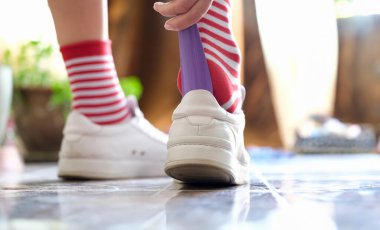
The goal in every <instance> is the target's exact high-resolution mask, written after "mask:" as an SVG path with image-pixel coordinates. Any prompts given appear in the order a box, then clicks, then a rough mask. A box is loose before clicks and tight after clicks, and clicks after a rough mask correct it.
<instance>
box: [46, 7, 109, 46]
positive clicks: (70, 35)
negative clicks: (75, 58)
mask: <svg viewBox="0 0 380 230" xmlns="http://www.w3.org/2000/svg"><path fill="white" fill-rule="evenodd" d="M49 6H50V9H51V12H52V15H53V18H54V23H55V28H56V30H57V37H58V41H59V44H60V45H61V46H64V45H67V44H72V43H75V42H79V41H87V40H108V13H107V0H79V1H78V0H64V1H62V0H49Z"/></svg>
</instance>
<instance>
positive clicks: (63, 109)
mask: <svg viewBox="0 0 380 230" xmlns="http://www.w3.org/2000/svg"><path fill="white" fill-rule="evenodd" d="M234 2H235V5H234V12H233V19H234V30H235V35H236V38H237V40H238V43H239V44H240V47H241V49H242V53H243V59H244V62H243V68H242V76H243V79H244V86H245V87H246V89H247V96H246V100H245V103H244V110H245V113H246V120H247V126H246V133H245V138H246V143H247V146H269V147H273V148H283V147H284V148H285V149H288V150H294V149H295V147H297V145H298V147H299V146H300V145H302V143H303V142H302V143H301V142H299V141H300V139H302V138H304V139H305V138H306V139H307V138H308V137H311V136H312V137H315V136H318V135H319V136H318V137H320V136H321V135H322V134H326V133H327V137H331V136H328V135H330V133H334V134H341V136H342V135H343V136H344V138H343V141H344V140H346V139H349V140H354V139H355V140H356V139H360V138H359V136H360V135H362V134H363V133H364V134H366V135H367V136H365V135H364V134H363V135H364V137H361V138H362V139H360V140H361V141H362V142H359V144H360V143H364V147H367V148H364V149H365V151H374V150H375V148H376V142H377V139H376V138H377V133H378V124H379V122H380V15H379V13H380V3H379V1H377V0H360V1H359V0H335V1H334V0H323V1H322V0H318V1H317V0H313V1H311V0H309V1H305V0H291V1H286V2H280V1H276V0H256V1H255V0H236V1H234ZM153 3H154V1H153V0H144V1H136V0H109V3H108V4H109V19H110V20H109V26H110V38H111V40H112V42H113V51H114V57H115V63H116V67H117V71H118V74H119V76H120V77H122V78H123V79H124V77H128V76H129V78H127V79H125V80H123V81H122V82H123V84H124V87H123V88H124V90H125V91H126V92H129V93H132V94H135V95H137V96H138V97H140V96H141V97H140V106H141V108H142V110H143V112H144V113H145V116H146V117H147V118H148V120H150V121H151V122H152V123H153V124H155V125H156V126H157V127H158V128H160V129H162V130H164V131H167V130H168V129H169V127H170V124H171V114H172V112H173V110H174V108H175V107H176V106H177V104H178V103H179V101H180V94H179V93H178V90H177V88H176V78H177V74H178V68H179V51H178V41H177V33H173V32H167V31H165V30H164V29H163V24H164V19H163V18H161V17H160V16H159V15H158V14H157V13H155V12H154V11H153V9H152V5H153ZM0 64H3V65H2V66H3V67H2V68H3V69H5V68H6V67H4V66H5V65H6V66H10V68H11V70H12V72H13V77H12V79H13V80H12V81H13V103H12V109H11V118H10V119H7V121H6V122H5V125H3V127H2V128H1V126H0V132H2V130H1V129H3V130H5V133H6V135H5V137H4V138H2V139H3V140H2V142H3V145H4V146H5V145H6V144H4V143H14V142H17V145H21V146H23V150H21V151H22V152H25V154H26V157H27V156H28V153H29V155H30V153H31V152H33V153H36V156H34V157H30V160H31V161H34V160H40V159H46V153H48V155H49V156H50V157H47V158H49V159H53V160H54V159H56V152H57V150H58V149H59V143H60V140H61V138H62V136H61V130H62V127H63V124H64V119H65V115H66V114H67V111H68V109H69V107H70V93H69V90H68V85H67V82H66V76H65V75H66V74H65V70H64V66H63V62H62V59H61V56H60V53H59V47H58V44H57V41H56V37H55V30H54V25H53V21H52V17H51V15H50V11H49V8H48V5H47V2H46V1H40V0H12V1H7V0H0ZM3 72H4V73H3ZM0 73H1V74H2V75H1V76H0V77H1V79H2V81H0V92H2V93H0V101H3V102H2V104H1V103H0V105H3V107H1V106H0V109H1V110H0V112H1V113H2V115H1V116H2V117H3V118H4V117H5V113H7V111H6V109H5V105H4V104H6V103H5V102H4V101H6V100H8V99H9V98H10V96H9V95H10V94H9V93H8V94H6V93H5V92H7V91H6V87H7V84H8V83H6V81H5V80H4V79H5V75H7V72H6V71H5V70H4V71H2V72H0ZM131 76H132V77H131ZM128 79H129V80H128ZM8 85H9V84H8ZM7 95H8V96H7ZM308 119H309V120H310V119H311V120H312V121H313V122H314V123H313V125H311V126H310V122H309V123H306V125H305V121H307V120H308ZM327 121H328V122H330V121H333V122H332V123H331V122H330V123H328V122H327ZM0 123H1V119H0ZM315 123H318V124H319V126H318V125H315ZM324 123H328V124H329V125H328V127H327V128H326V127H324V128H323V129H321V127H322V126H323V124H324ZM348 123H350V124H351V123H352V124H356V125H355V126H351V125H348ZM331 124H332V125H331ZM331 127H332V128H331ZM318 128H319V131H318V132H315V130H317V129H318ZM331 129H332V130H331ZM365 131H368V132H369V133H366V132H365ZM329 132H330V133H329ZM15 137H17V138H15ZM0 139H1V137H0ZM19 140H20V142H22V143H23V144H20V143H18V142H19ZM302 140H303V139H302ZM329 140H331V138H329ZM313 141H314V142H316V141H317V142H318V143H320V141H321V139H318V140H316V139H313ZM339 141H340V143H343V142H342V138H341V139H339ZM366 141H367V142H366ZM314 142H313V143H314ZM345 143H346V142H345ZM350 143H351V142H350ZM333 144H334V143H332V144H331V143H330V145H333ZM306 145H308V144H306ZM342 145H343V147H342ZM342 145H341V146H340V147H341V148H340V149H339V148H338V150H339V151H340V150H341V149H342V148H343V149H346V150H347V148H351V151H359V150H362V149H363V148H362V149H360V148H357V149H355V148H354V147H355V146H354V147H353V146H347V144H346V145H345V144H344V143H343V144H342ZM303 147H305V146H303ZM330 147H331V146H330ZM352 148H354V149H352ZM335 150H336V151H338V150H337V149H335ZM317 151H320V152H323V151H324V150H323V149H317ZM326 151H327V150H326ZM342 151H343V150H342ZM363 151H364V150H363ZM306 152H307V151H306ZM41 154H42V155H43V156H42V157H41Z"/></svg>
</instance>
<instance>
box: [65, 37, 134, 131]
mask: <svg viewBox="0 0 380 230" xmlns="http://www.w3.org/2000/svg"><path fill="white" fill-rule="evenodd" d="M61 53H62V56H63V59H64V61H65V65H66V69H67V73H68V75H69V81H70V87H71V92H72V94H73V104H72V107H73V109H74V110H76V111H78V112H80V113H81V114H83V115H84V116H86V117H87V118H88V119H90V120H91V121H92V122H94V123H96V124H99V125H112V124H117V123H119V122H122V121H124V120H125V119H126V118H127V117H129V116H131V113H130V111H129V109H128V106H127V103H126V101H125V96H124V93H123V91H122V89H121V87H120V83H119V79H118V77H117V74H116V70H115V65H114V61H113V57H112V51H111V42H110V41H84V42H80V43H75V44H71V45H66V46H63V47H61Z"/></svg>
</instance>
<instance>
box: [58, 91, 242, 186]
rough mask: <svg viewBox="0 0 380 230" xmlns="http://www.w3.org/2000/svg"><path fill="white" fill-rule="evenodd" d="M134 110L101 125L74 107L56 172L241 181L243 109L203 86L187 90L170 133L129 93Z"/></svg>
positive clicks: (103, 176) (63, 174)
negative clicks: (234, 110) (227, 105)
mask: <svg viewBox="0 0 380 230" xmlns="http://www.w3.org/2000/svg"><path fill="white" fill-rule="evenodd" d="M127 102H128V104H129V106H130V108H131V110H132V112H133V116H132V117H131V118H130V119H128V120H126V121H125V122H124V123H121V124H118V125H110V126H100V125H96V124H94V123H92V122H91V121H90V120H88V119H87V118H86V117H84V116H83V115H81V114H80V113H78V112H76V111H73V112H71V114H70V115H69V117H68V120H67V123H66V126H65V129H64V139H63V141H62V146H61V151H60V156H59V163H58V174H59V176H60V177H64V178H70V177H79V178H88V179H123V178H140V177H160V176H164V175H165V173H166V174H167V175H169V176H171V177H173V178H175V179H177V180H179V181H182V182H185V183H222V184H245V183H248V182H249V156H248V153H247V152H246V150H245V148H244V139H243V131H244V126H245V117H244V113H243V112H241V113H239V114H231V113H228V112H227V111H226V110H225V109H223V108H222V107H221V106H220V105H219V104H218V102H217V101H216V99H215V97H214V96H213V95H212V94H211V93H209V92H208V91H205V90H194V91H191V92H189V93H187V94H186V95H185V96H184V97H183V99H182V101H181V103H180V104H179V105H178V107H177V108H176V110H175V111H174V114H173V124H172V126H171V128H170V131H169V137H168V136H167V135H166V134H164V133H162V132H161V131H159V130H158V129H156V128H155V127H153V126H152V125H151V124H150V123H149V122H148V121H147V120H146V119H145V118H144V115H143V114H142V112H141V111H140V109H139V108H138V105H137V101H136V99H135V98H133V97H129V98H127Z"/></svg>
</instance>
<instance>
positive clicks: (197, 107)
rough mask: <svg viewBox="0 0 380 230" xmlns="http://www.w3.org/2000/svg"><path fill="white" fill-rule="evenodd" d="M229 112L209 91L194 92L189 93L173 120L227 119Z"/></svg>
mask: <svg viewBox="0 0 380 230" xmlns="http://www.w3.org/2000/svg"><path fill="white" fill-rule="evenodd" d="M227 114H228V112H227V111H226V110H225V109H223V108H222V107H221V106H220V105H219V103H218V101H217V100H216V99H215V97H214V95H212V94H211V93H210V92H209V91H207V90H193V91H190V92H188V93H187V94H186V95H185V96H184V97H183V98H182V101H181V103H180V104H179V105H178V107H177V108H176V109H175V110H174V113H173V120H175V119H178V118H181V117H184V116H191V115H194V116H197V115H198V116H212V117H215V116H218V117H222V118H224V117H226V116H228V115H227Z"/></svg>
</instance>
